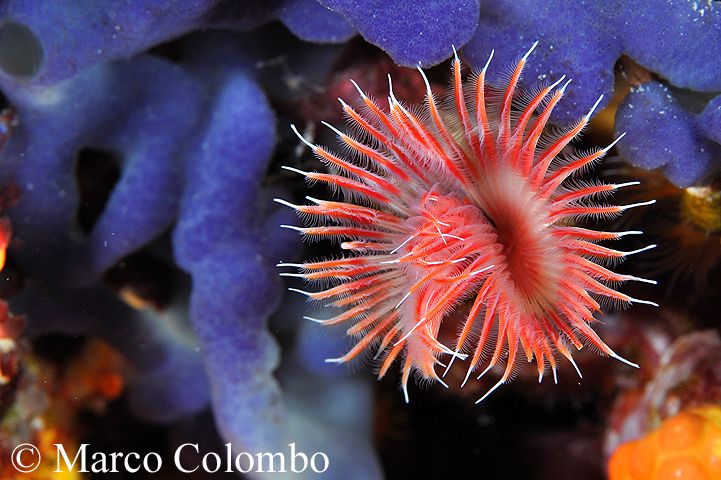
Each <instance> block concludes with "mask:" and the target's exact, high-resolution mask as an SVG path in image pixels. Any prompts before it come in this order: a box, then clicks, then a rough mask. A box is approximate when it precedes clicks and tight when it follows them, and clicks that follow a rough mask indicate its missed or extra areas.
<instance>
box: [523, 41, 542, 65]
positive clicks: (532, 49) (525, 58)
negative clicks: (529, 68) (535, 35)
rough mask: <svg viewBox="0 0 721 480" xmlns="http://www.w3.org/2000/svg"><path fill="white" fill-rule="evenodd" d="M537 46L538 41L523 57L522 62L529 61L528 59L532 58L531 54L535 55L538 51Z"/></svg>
mask: <svg viewBox="0 0 721 480" xmlns="http://www.w3.org/2000/svg"><path fill="white" fill-rule="evenodd" d="M537 46H538V40H536V41H535V42H533V45H531V48H529V49H528V51H527V52H526V54H525V55H523V57H522V58H521V61H523V62H525V61H526V60H528V57H530V56H531V54H532V53H533V51H534V50H535V49H536V47H537Z"/></svg>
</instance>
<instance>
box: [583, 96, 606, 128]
mask: <svg viewBox="0 0 721 480" xmlns="http://www.w3.org/2000/svg"><path fill="white" fill-rule="evenodd" d="M602 100H603V94H601V95H599V97H598V100H596V103H594V104H593V106H592V107H591V110H589V111H588V113H587V114H586V117H585V119H586V121H589V120H590V119H591V117H592V116H593V112H595V111H596V108H598V105H599V104H600V103H601V101H602Z"/></svg>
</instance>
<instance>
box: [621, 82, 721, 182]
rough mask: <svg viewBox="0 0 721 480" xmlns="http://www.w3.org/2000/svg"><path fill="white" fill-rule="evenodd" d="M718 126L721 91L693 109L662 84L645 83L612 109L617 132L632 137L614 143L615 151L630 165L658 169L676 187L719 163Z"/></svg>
mask: <svg viewBox="0 0 721 480" xmlns="http://www.w3.org/2000/svg"><path fill="white" fill-rule="evenodd" d="M719 88H721V87H719ZM719 126H721V96H717V97H715V98H714V99H712V100H711V101H710V102H709V103H708V104H707V105H706V107H705V108H704V109H703V111H702V112H701V113H699V114H695V113H694V112H692V111H689V109H688V108H685V107H684V106H683V105H682V104H681V102H680V101H679V100H678V99H677V98H676V97H675V95H674V92H673V91H672V90H671V89H670V88H669V87H667V86H666V85H663V84H660V83H658V82H649V83H645V84H642V85H640V86H638V87H637V88H634V89H632V90H631V93H629V94H628V96H627V97H626V99H625V101H624V102H623V103H622V104H621V106H620V108H619V109H618V112H617V113H616V129H617V131H625V132H628V133H629V137H630V138H631V140H630V141H629V142H625V144H624V145H619V149H618V150H619V155H620V156H621V157H622V158H623V159H624V160H626V161H627V162H629V163H631V164H633V165H635V166H638V167H642V168H646V169H656V168H658V169H660V170H661V171H663V173H664V174H665V175H666V176H667V177H668V179H669V180H671V181H672V182H673V183H674V184H675V185H677V186H679V187H681V188H686V187H692V186H694V185H696V184H699V183H703V182H705V181H706V180H708V177H709V174H713V173H714V172H718V171H719V169H720V168H721V162H720V161H719V159H720V158H721V134H719V133H718V132H719V131H720V130H721V129H720V128H719ZM668 138H673V139H674V141H673V142H668V141H664V140H665V139H668Z"/></svg>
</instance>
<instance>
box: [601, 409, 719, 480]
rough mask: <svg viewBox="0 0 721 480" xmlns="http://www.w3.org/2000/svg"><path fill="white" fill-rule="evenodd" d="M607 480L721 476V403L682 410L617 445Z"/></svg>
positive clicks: (710, 479)
mask: <svg viewBox="0 0 721 480" xmlns="http://www.w3.org/2000/svg"><path fill="white" fill-rule="evenodd" d="M608 468H609V478H610V480H671V479H673V480H716V479H721V407H719V406H716V405H713V406H705V407H699V408H694V409H690V410H686V411H683V412H681V413H679V414H678V415H676V416H674V417H671V418H668V419H666V420H664V422H663V423H662V424H661V426H660V427H659V428H657V429H656V430H654V431H653V432H651V433H649V434H648V435H646V436H645V437H643V438H640V439H638V440H634V441H632V442H628V443H624V444H622V445H621V446H619V447H618V448H617V449H616V451H615V452H614V453H613V455H612V456H611V458H610V460H609V466H608Z"/></svg>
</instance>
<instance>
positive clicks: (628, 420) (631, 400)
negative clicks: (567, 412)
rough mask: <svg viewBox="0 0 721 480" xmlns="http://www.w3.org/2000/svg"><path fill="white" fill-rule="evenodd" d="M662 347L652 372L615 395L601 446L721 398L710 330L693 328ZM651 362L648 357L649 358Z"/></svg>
mask: <svg viewBox="0 0 721 480" xmlns="http://www.w3.org/2000/svg"><path fill="white" fill-rule="evenodd" d="M661 340H662V341H659V339H656V340H654V343H656V344H660V345H662V346H663V348H662V350H661V351H660V353H661V355H660V357H659V358H658V359H657V364H656V365H653V366H652V368H653V370H652V371H651V372H650V373H651V374H652V377H650V378H648V379H647V381H645V382H642V383H640V384H639V385H637V386H635V387H634V388H630V389H629V388H627V389H626V390H625V391H624V392H623V393H622V394H621V395H619V396H618V397H617V398H616V400H615V402H614V406H613V411H612V413H611V416H610V418H609V421H608V427H607V432H606V439H605V446H604V449H605V451H606V452H607V453H608V454H609V455H610V454H611V453H612V452H614V451H615V450H616V449H617V448H618V447H619V445H621V444H623V443H626V442H629V441H633V440H636V439H638V438H641V437H643V436H645V435H646V434H647V433H649V432H650V431H652V430H655V429H657V428H658V427H659V426H660V424H661V421H662V420H663V419H666V418H671V417H674V416H676V415H678V414H679V413H681V412H682V411H684V410H688V409H692V408H697V407H702V406H704V405H708V404H715V405H718V404H719V401H721V363H720V362H719V360H720V359H721V337H719V334H718V332H716V331H715V330H706V331H693V332H690V333H688V334H686V335H682V336H680V337H678V338H677V339H675V340H674V341H673V343H672V344H671V345H663V344H664V343H665V340H663V339H661ZM650 363H653V359H651V362H650Z"/></svg>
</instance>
